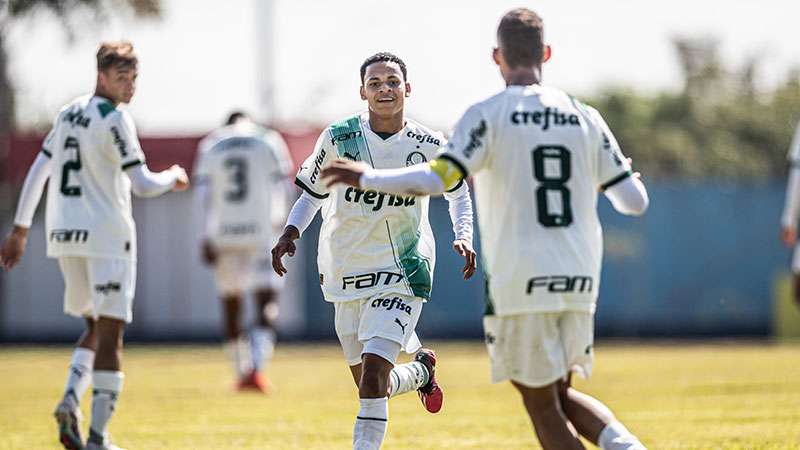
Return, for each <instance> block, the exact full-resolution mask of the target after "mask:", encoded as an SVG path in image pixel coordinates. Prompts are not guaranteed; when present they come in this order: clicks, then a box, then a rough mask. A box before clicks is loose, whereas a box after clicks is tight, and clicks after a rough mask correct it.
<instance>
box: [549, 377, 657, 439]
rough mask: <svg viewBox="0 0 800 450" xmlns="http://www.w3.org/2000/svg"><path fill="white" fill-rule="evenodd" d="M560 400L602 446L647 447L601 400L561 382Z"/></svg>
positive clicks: (580, 430) (585, 434) (586, 434)
mask: <svg viewBox="0 0 800 450" xmlns="http://www.w3.org/2000/svg"><path fill="white" fill-rule="evenodd" d="M559 391H560V395H561V402H562V405H563V406H564V412H565V413H566V415H567V418H568V419H569V421H570V423H572V425H573V426H574V427H575V429H576V430H577V431H578V433H579V434H580V435H581V436H583V437H584V438H586V439H588V440H589V441H590V442H592V443H593V444H595V445H597V446H599V447H600V448H601V449H603V450H644V449H645V447H644V445H642V443H641V442H639V440H638V439H637V438H636V436H634V435H633V434H631V433H630V432H629V431H628V429H627V428H625V426H624V425H622V424H621V423H620V422H619V421H618V420H617V419H616V417H614V413H612V412H611V410H610V409H608V407H607V406H606V405H604V404H603V403H602V402H601V401H600V400H597V399H596V398H594V397H592V396H590V395H587V394H584V393H583V392H580V391H578V390H577V389H575V388H573V387H571V385H570V382H569V380H568V381H567V382H560V383H559Z"/></svg>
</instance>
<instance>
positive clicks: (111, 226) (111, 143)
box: [42, 96, 144, 257]
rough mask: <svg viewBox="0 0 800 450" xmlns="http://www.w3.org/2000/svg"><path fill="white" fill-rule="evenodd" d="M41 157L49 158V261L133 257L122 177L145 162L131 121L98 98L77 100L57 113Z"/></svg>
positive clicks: (130, 220)
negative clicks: (82, 257) (62, 257)
mask: <svg viewBox="0 0 800 450" xmlns="http://www.w3.org/2000/svg"><path fill="white" fill-rule="evenodd" d="M42 151H43V152H45V154H46V155H48V156H50V157H51V158H52V164H51V167H52V169H51V175H50V183H49V187H48V196H47V240H48V255H49V256H53V257H58V256H65V255H71V256H97V257H127V256H131V255H135V248H136V245H135V244H136V243H135V238H136V233H135V225H134V222H133V217H132V212H131V197H130V179H129V178H128V177H127V175H126V174H125V173H124V171H125V170H126V169H128V168H129V167H131V166H134V165H137V164H141V163H143V162H144V157H143V154H142V152H141V148H140V146H139V143H138V139H137V138H136V132H135V128H134V126H133V122H132V120H131V119H130V116H128V115H127V113H126V112H124V111H121V110H118V109H116V108H115V106H114V105H113V104H112V103H111V102H110V101H109V100H107V99H104V98H102V97H97V96H84V97H80V98H78V99H76V100H74V101H73V102H71V103H69V104H68V105H66V106H65V107H64V108H62V110H61V112H60V113H59V114H58V116H57V118H56V120H55V122H54V124H53V128H52V130H51V131H50V133H49V134H48V136H47V139H46V140H45V144H44V146H43V150H42Z"/></svg>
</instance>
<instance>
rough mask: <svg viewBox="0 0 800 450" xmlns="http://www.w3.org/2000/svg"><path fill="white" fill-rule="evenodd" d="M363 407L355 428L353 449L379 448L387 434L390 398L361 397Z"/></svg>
mask: <svg viewBox="0 0 800 450" xmlns="http://www.w3.org/2000/svg"><path fill="white" fill-rule="evenodd" d="M359 402H360V403H361V409H360V410H359V411H358V416H357V417H356V425H355V427H354V428H353V450H378V449H379V448H381V444H382V443H383V436H384V435H385V434H386V425H387V423H388V420H389V399H388V398H387V397H383V398H362V399H359Z"/></svg>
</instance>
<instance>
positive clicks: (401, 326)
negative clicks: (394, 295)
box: [394, 317, 408, 334]
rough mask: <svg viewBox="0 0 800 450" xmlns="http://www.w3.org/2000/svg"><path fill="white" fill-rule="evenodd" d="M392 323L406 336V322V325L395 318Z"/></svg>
mask: <svg viewBox="0 0 800 450" xmlns="http://www.w3.org/2000/svg"><path fill="white" fill-rule="evenodd" d="M394 323H396V324H397V325H400V329H401V330H403V334H406V327H407V326H408V322H406V323H403V322H400V319H398V318H397V317H395V318H394Z"/></svg>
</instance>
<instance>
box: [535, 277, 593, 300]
mask: <svg viewBox="0 0 800 450" xmlns="http://www.w3.org/2000/svg"><path fill="white" fill-rule="evenodd" d="M593 287H594V280H593V279H592V277H587V276H582V275H578V276H574V277H572V276H569V275H552V276H544V277H533V278H531V279H530V280H528V287H527V289H526V290H525V293H526V294H528V295H530V294H531V292H533V290H534V289H536V288H547V292H592V288H593Z"/></svg>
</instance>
